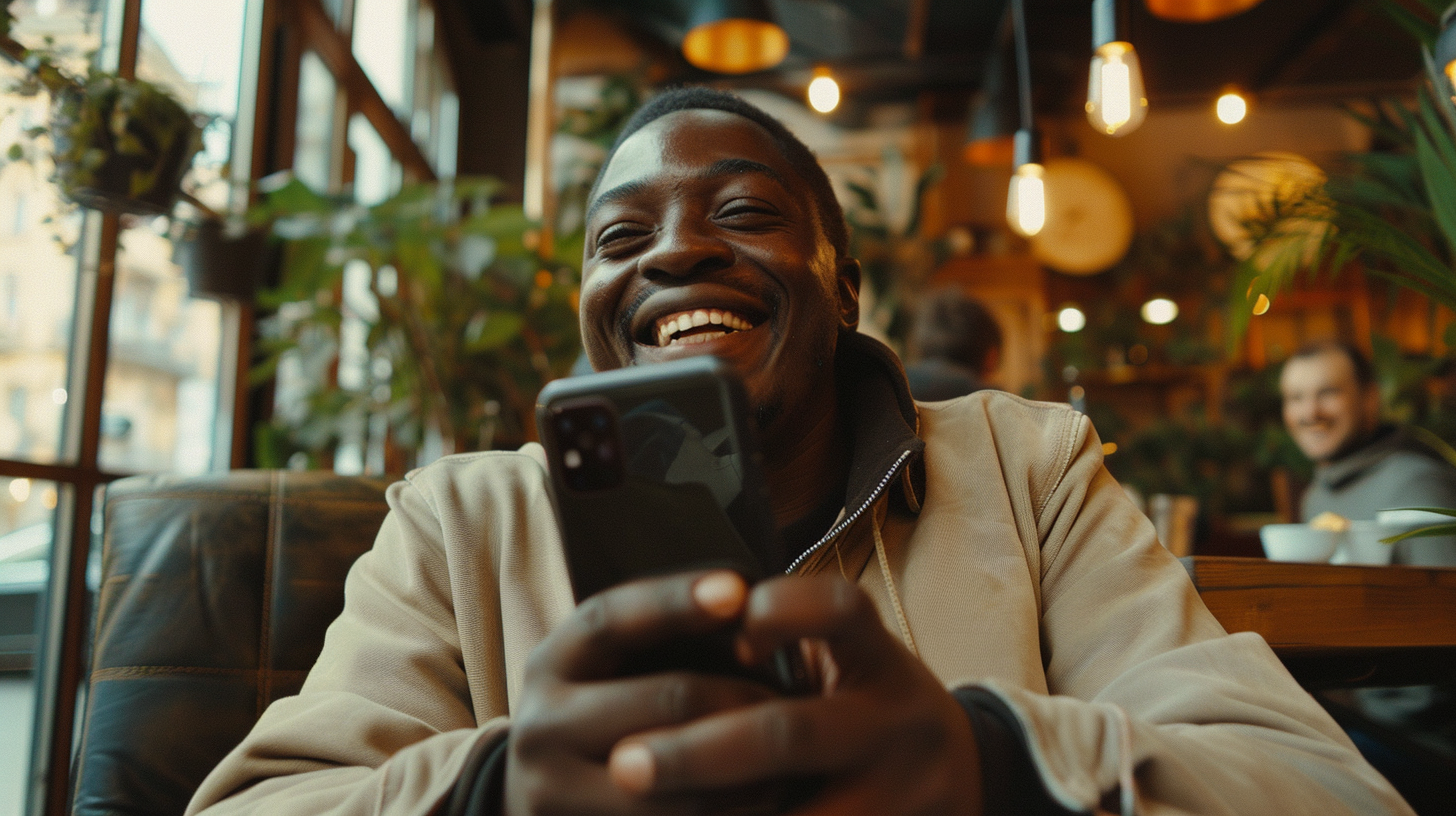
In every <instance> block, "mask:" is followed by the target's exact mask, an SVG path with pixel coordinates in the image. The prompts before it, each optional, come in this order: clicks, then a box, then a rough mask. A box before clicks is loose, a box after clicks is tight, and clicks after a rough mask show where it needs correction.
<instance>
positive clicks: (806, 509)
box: [764, 388, 849, 530]
mask: <svg viewBox="0 0 1456 816" xmlns="http://www.w3.org/2000/svg"><path fill="white" fill-rule="evenodd" d="M829 391H830V394H829V398H828V399H827V400H823V402H824V403H825V405H824V406H823V409H822V410H818V411H816V412H815V417H816V418H815V420H814V423H813V424H812V425H811V426H810V427H809V428H808V429H807V430H806V432H804V433H803V434H801V435H798V436H796V437H795V438H793V439H791V440H786V441H784V444H782V445H779V446H775V447H778V448H779V450H780V451H782V452H780V453H775V452H774V451H773V450H772V449H770V450H769V451H767V452H766V453H767V455H766V456H765V457H764V460H765V461H764V470H765V473H764V476H765V478H767V479H768V484H769V501H770V503H771V504H772V506H773V514H774V526H776V527H777V528H779V529H780V530H783V529H785V528H787V527H788V526H790V525H791V524H793V523H794V522H796V521H799V520H800V519H803V518H805V517H807V516H809V515H811V514H813V513H814V512H815V511H816V510H818V509H820V508H821V507H822V506H823V505H825V504H826V503H827V502H829V501H837V502H840V503H842V502H843V501H844V482H845V478H846V474H847V472H848V470H849V446H848V442H847V441H846V440H845V438H844V434H843V433H842V431H841V429H840V427H839V410H838V405H837V400H836V399H835V398H834V396H833V389H832V388H831V389H829Z"/></svg>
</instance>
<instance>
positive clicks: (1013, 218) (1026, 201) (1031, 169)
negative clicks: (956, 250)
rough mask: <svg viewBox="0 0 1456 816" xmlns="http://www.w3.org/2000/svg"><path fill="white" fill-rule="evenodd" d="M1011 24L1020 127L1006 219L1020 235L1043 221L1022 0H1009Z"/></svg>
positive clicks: (1043, 188) (1038, 138)
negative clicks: (1014, 41) (1013, 38)
mask: <svg viewBox="0 0 1456 816" xmlns="http://www.w3.org/2000/svg"><path fill="white" fill-rule="evenodd" d="M1011 28H1012V34H1013V35H1014V37H1015V40H1016V79H1017V90H1018V101H1019V102H1020V107H1021V129H1020V130H1018V131H1016V141H1015V146H1014V150H1013V160H1012V172H1011V189H1010V190H1008V191H1007V193H1006V220H1007V222H1008V223H1009V224H1010V225H1011V229H1012V231H1014V232H1015V233H1016V234H1017V235H1020V236H1022V237H1023V238H1030V237H1031V236H1033V235H1035V234H1037V233H1038V232H1041V228H1042V227H1043V226H1045V225H1046V183H1045V181H1044V180H1043V177H1044V176H1045V175H1046V169H1045V168H1044V167H1042V163H1041V135H1040V134H1039V133H1037V130H1036V121H1035V119H1034V118H1033V116H1032V110H1031V57H1030V55H1029V54H1028V53H1027V48H1026V12H1025V10H1024V9H1023V7H1022V0H1011Z"/></svg>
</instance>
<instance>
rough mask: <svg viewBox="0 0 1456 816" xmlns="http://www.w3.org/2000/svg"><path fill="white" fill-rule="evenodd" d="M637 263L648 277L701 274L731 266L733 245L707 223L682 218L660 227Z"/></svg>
mask: <svg viewBox="0 0 1456 816" xmlns="http://www.w3.org/2000/svg"><path fill="white" fill-rule="evenodd" d="M638 264H639V267H640V269H641V270H642V272H643V274H645V275H648V276H649V277H651V276H661V275H666V276H670V277H688V276H691V275H700V274H703V273H706V272H713V271H716V270H719V269H727V268H728V267H730V266H732V265H733V248H732V247H731V246H729V245H728V244H727V243H726V242H725V241H723V240H722V239H721V238H719V237H718V236H715V235H713V234H712V232H711V230H710V229H708V228H706V227H705V226H704V225H700V224H696V223H694V222H693V221H692V220H691V219H688V218H679V219H674V220H672V221H670V222H668V223H666V224H663V225H662V226H661V227H660V228H659V231H658V233H657V240H655V241H654V242H653V244H652V247H651V248H650V249H648V251H646V252H644V253H643V254H642V256H641V258H640V259H639V260H638Z"/></svg>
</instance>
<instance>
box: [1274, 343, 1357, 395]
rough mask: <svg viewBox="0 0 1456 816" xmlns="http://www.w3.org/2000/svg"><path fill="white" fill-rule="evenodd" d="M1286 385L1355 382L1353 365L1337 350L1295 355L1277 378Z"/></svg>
mask: <svg viewBox="0 0 1456 816" xmlns="http://www.w3.org/2000/svg"><path fill="white" fill-rule="evenodd" d="M1279 380H1280V383H1281V384H1282V385H1284V386H1286V387H1288V386H1294V385H1303V386H1317V385H1345V384H1347V383H1354V382H1355V366H1354V364H1353V363H1351V362H1350V359H1349V358H1348V357H1346V356H1345V355H1343V354H1341V353H1339V352H1337V351H1322V352H1320V353H1318V354H1312V355H1309V356H1307V357H1295V358H1292V359H1291V360H1290V361H1289V362H1287V363H1285V364H1284V372H1283V374H1282V375H1281V376H1280V378H1279Z"/></svg>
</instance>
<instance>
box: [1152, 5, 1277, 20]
mask: <svg viewBox="0 0 1456 816" xmlns="http://www.w3.org/2000/svg"><path fill="white" fill-rule="evenodd" d="M1146 3H1147V6H1148V11H1149V12H1151V13H1152V15H1153V16H1154V17H1161V18H1162V19H1164V20H1171V21H1173V22H1175V23H1208V22H1212V21H1214V20H1220V19H1222V18H1224V17H1230V16H1233V15H1235V14H1238V13H1240V12H1244V11H1248V10H1249V9H1251V8H1253V7H1254V6H1257V5H1259V0H1146Z"/></svg>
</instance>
